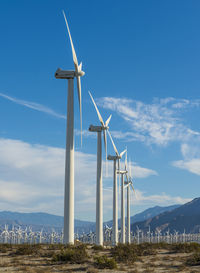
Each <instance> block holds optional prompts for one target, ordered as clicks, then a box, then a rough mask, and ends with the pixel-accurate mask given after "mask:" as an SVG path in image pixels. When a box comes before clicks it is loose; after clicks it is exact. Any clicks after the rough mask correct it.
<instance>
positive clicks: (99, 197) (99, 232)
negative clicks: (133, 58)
mask: <svg viewBox="0 0 200 273" xmlns="http://www.w3.org/2000/svg"><path fill="white" fill-rule="evenodd" d="M89 95H90V97H91V99H92V102H93V104H94V107H95V109H96V112H97V115H98V118H99V121H100V123H101V126H93V125H90V127H89V131H90V132H97V184H96V244H97V245H103V192H102V143H101V132H102V131H103V136H104V145H105V151H106V157H107V137H106V131H107V130H108V128H109V127H108V124H109V122H110V119H111V116H112V115H110V116H109V118H108V119H107V120H106V122H105V123H104V121H103V119H102V116H101V114H100V112H99V110H98V108H97V105H96V103H95V101H94V99H93V97H92V95H91V93H90V92H89Z"/></svg>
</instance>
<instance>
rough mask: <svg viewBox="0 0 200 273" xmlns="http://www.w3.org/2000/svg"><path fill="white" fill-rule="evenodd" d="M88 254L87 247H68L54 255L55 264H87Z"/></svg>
mask: <svg viewBox="0 0 200 273" xmlns="http://www.w3.org/2000/svg"><path fill="white" fill-rule="evenodd" d="M87 259H88V254H87V252H86V246H85V245H78V246H71V245H69V246H66V247H64V248H63V249H62V250H60V252H58V253H55V254H53V257H52V261H53V262H66V263H76V264H81V263H84V262H86V261H87Z"/></svg>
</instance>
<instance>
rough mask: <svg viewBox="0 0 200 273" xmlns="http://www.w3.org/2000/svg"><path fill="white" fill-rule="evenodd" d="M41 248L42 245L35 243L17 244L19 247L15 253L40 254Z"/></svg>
mask: <svg viewBox="0 0 200 273" xmlns="http://www.w3.org/2000/svg"><path fill="white" fill-rule="evenodd" d="M40 248H41V245H39V244H34V245H28V244H23V245H17V249H16V251H15V253H14V254H15V255H33V254H38V251H39V249H40Z"/></svg>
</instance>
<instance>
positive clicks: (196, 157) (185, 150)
mask: <svg viewBox="0 0 200 273" xmlns="http://www.w3.org/2000/svg"><path fill="white" fill-rule="evenodd" d="M181 153H182V156H183V159H182V160H177V161H173V162H172V165H173V166H174V167H177V168H179V169H183V170H187V171H189V172H191V173H193V174H196V175H200V144H199V143H190V144H186V143H184V144H182V145H181Z"/></svg>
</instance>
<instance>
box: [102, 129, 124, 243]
mask: <svg viewBox="0 0 200 273" xmlns="http://www.w3.org/2000/svg"><path fill="white" fill-rule="evenodd" d="M108 135H109V137H110V139H111V142H112V145H113V148H114V150H115V153H116V155H115V156H112V155H108V157H107V159H108V160H113V171H114V173H113V233H112V235H113V236H112V244H113V245H117V244H118V200H117V193H118V190H117V168H116V163H117V162H118V170H119V161H120V159H121V158H122V156H123V154H124V153H125V152H126V150H124V151H123V152H121V153H120V154H119V153H118V151H117V148H116V146H115V143H114V141H113V139H112V136H111V134H110V132H109V131H108Z"/></svg>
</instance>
